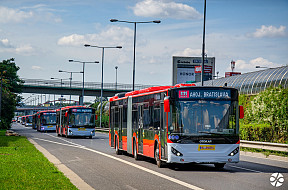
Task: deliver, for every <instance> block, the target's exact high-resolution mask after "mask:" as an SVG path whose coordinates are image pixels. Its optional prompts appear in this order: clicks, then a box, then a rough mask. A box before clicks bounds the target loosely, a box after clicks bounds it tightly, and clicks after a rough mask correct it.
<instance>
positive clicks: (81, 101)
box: [69, 59, 99, 106]
mask: <svg viewBox="0 0 288 190" xmlns="http://www.w3.org/2000/svg"><path fill="white" fill-rule="evenodd" d="M69 62H75V63H83V71H82V73H83V87H82V95H81V96H82V98H80V105H82V106H83V105H84V69H85V63H99V61H93V62H91V61H89V62H88V61H75V60H71V59H70V60H69Z"/></svg>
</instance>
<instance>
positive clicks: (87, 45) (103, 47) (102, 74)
mask: <svg viewBox="0 0 288 190" xmlns="http://www.w3.org/2000/svg"><path fill="white" fill-rule="evenodd" d="M84 46H85V47H96V48H101V49H102V63H101V99H100V105H101V108H100V109H101V110H100V128H101V122H102V98H103V76H104V73H103V70H104V68H103V64H104V49H106V48H118V49H121V48H122V46H94V45H89V44H85V45H84Z"/></svg>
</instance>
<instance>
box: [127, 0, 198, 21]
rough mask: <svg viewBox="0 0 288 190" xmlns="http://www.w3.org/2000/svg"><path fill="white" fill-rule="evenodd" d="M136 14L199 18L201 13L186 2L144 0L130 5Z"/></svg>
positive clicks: (188, 18) (158, 16) (157, 16)
mask: <svg viewBox="0 0 288 190" xmlns="http://www.w3.org/2000/svg"><path fill="white" fill-rule="evenodd" d="M132 9H133V12H134V14H135V15H136V16H143V17H156V18H174V19H187V20H190V19H199V18H202V15H201V14H200V13H199V12H198V11H197V10H196V9H195V8H194V7H191V6H189V5H186V4H182V3H175V2H172V1H161V0H144V1H141V2H138V3H137V4H136V5H135V6H134V7H132Z"/></svg>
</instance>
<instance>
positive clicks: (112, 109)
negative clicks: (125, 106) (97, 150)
mask: <svg viewBox="0 0 288 190" xmlns="http://www.w3.org/2000/svg"><path fill="white" fill-rule="evenodd" d="M110 112H111V113H110V142H111V144H110V146H111V147H114V136H115V134H114V117H115V116H114V113H115V109H114V107H112V108H111V110H110Z"/></svg>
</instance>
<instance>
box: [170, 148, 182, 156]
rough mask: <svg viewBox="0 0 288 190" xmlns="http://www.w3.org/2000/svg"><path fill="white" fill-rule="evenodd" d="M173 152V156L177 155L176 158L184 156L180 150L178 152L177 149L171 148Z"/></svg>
mask: <svg viewBox="0 0 288 190" xmlns="http://www.w3.org/2000/svg"><path fill="white" fill-rule="evenodd" d="M171 152H172V153H173V154H175V155H176V156H183V154H182V153H181V152H179V151H178V150H176V149H175V148H173V147H171Z"/></svg>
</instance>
